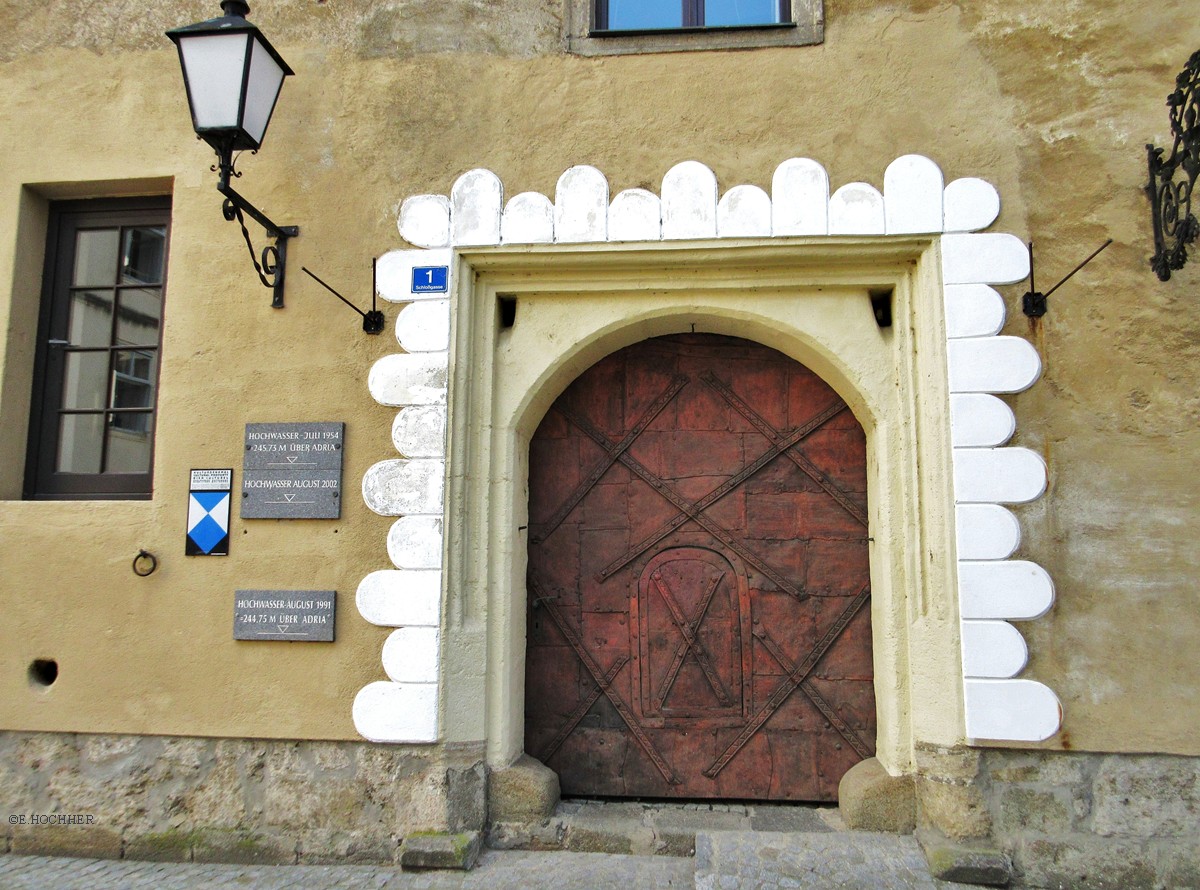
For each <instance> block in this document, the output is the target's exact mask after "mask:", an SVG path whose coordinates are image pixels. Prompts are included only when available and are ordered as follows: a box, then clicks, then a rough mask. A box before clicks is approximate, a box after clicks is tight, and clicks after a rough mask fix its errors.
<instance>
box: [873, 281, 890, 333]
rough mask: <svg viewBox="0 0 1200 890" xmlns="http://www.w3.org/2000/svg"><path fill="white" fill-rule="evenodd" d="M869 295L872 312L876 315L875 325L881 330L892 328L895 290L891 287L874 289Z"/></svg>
mask: <svg viewBox="0 0 1200 890" xmlns="http://www.w3.org/2000/svg"><path fill="white" fill-rule="evenodd" d="M868 293H869V295H870V297H871V311H872V312H874V313H875V323H876V324H877V325H879V326H880V327H881V328H890V327H891V326H892V294H893V289H892V288H890V287H880V288H872V289H871V290H870V291H869V292H868Z"/></svg>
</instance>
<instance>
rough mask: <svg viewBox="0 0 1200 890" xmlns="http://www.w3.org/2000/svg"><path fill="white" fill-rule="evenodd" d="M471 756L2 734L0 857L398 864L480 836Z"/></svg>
mask: <svg viewBox="0 0 1200 890" xmlns="http://www.w3.org/2000/svg"><path fill="white" fill-rule="evenodd" d="M486 810H487V770H486V767H485V766H484V764H483V761H482V751H481V750H475V749H474V748H464V749H454V748H452V747H450V746H445V747H438V748H434V747H428V746H427V747H419V748H418V747H412V746H408V747H399V746H396V745H377V744H372V743H369V742H323V741H280V740H259V739H201V738H176V737H158V736H118V735H75V734H58V733H22V732H2V733H0V813H3V815H4V816H6V817H8V818H7V819H6V820H5V823H6V824H5V825H4V834H3V836H2V840H0V851H3V852H11V853H24V854H41V855H59V856H62V855H66V856H87V857H96V858H103V859H121V858H126V859H143V860H153V861H175V862H230V863H243V864H255V863H264V864H323V863H379V864H395V863H397V862H398V861H399V858H400V845H401V842H402V841H403V840H404V839H405V838H406V837H408V836H409V835H412V834H414V833H417V832H444V833H460V832H471V831H474V832H479V831H481V830H482V829H483V823H484V819H485V817H486Z"/></svg>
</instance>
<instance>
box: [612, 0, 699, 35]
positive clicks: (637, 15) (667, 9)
mask: <svg viewBox="0 0 1200 890" xmlns="http://www.w3.org/2000/svg"><path fill="white" fill-rule="evenodd" d="M682 27H683V2H682V0H608V29H609V30H610V31H635V30H639V29H642V28H647V29H648V28H682Z"/></svg>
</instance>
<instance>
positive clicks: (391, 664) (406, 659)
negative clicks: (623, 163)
mask: <svg viewBox="0 0 1200 890" xmlns="http://www.w3.org/2000/svg"><path fill="white" fill-rule="evenodd" d="M383 670H384V673H386V674H387V675H388V677H390V678H391V679H392V680H394V681H395V682H397V683H436V682H437V679H438V629H437V628H436V627H402V628H400V629H399V630H395V631H392V633H391V634H390V635H389V636H388V638H387V640H385V641H384V644H383Z"/></svg>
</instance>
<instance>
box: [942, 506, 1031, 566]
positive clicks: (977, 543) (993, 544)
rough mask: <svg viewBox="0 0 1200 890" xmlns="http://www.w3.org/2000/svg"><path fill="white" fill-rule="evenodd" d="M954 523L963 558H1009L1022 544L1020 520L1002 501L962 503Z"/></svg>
mask: <svg viewBox="0 0 1200 890" xmlns="http://www.w3.org/2000/svg"><path fill="white" fill-rule="evenodd" d="M954 524H955V533H956V538H957V543H956V549H957V551H958V558H959V559H960V560H967V559H1007V558H1008V557H1010V556H1012V555H1013V553H1014V552H1015V551H1016V549H1017V548H1018V547H1019V546H1020V545H1021V524H1020V523H1019V522H1017V517H1016V516H1014V515H1013V514H1012V511H1010V510H1007V509H1005V508H1004V507H1001V506H1000V505H999V504H959V505H958V506H957V507H956V508H955V510H954Z"/></svg>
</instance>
